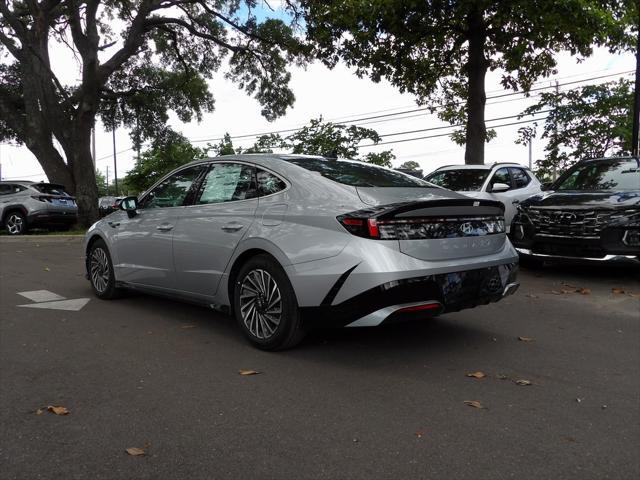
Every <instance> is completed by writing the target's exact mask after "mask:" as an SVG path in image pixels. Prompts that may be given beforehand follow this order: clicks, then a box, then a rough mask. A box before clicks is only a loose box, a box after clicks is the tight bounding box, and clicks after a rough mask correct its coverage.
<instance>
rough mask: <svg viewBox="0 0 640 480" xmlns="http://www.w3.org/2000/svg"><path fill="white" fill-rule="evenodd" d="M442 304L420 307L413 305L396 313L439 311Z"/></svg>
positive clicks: (427, 304)
mask: <svg viewBox="0 0 640 480" xmlns="http://www.w3.org/2000/svg"><path fill="white" fill-rule="evenodd" d="M441 307H442V304H441V303H440V302H430V303H424V304H422V305H413V306H411V307H404V308H401V309H400V310H398V312H421V311H424V310H440V308H441Z"/></svg>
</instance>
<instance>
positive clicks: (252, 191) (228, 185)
mask: <svg viewBox="0 0 640 480" xmlns="http://www.w3.org/2000/svg"><path fill="white" fill-rule="evenodd" d="M255 196H256V188H255V182H254V179H253V167H250V166H249V165H244V164H241V163H214V164H213V165H212V166H211V170H209V173H207V175H206V176H205V178H204V180H203V182H202V186H201V187H200V196H199V198H198V200H197V202H196V203H197V204H198V205H203V204H209V203H222V202H234V201H237V200H247V199H250V198H255Z"/></svg>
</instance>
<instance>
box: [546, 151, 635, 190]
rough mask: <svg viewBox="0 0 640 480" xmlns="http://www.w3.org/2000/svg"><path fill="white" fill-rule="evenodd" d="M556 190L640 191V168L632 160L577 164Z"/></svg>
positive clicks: (561, 179)
mask: <svg viewBox="0 0 640 480" xmlns="http://www.w3.org/2000/svg"><path fill="white" fill-rule="evenodd" d="M555 190H578V191H602V190H605V191H606V190H640V168H638V162H637V161H636V160H632V159H620V160H603V161H598V162H588V163H584V164H577V165H575V166H573V167H572V168H570V169H569V170H568V171H567V173H566V174H565V175H563V176H562V177H561V178H560V179H559V180H558V182H557V183H556V185H555Z"/></svg>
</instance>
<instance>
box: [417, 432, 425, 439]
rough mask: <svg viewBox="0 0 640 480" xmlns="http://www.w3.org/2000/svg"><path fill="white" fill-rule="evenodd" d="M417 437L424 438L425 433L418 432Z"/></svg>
mask: <svg viewBox="0 0 640 480" xmlns="http://www.w3.org/2000/svg"><path fill="white" fill-rule="evenodd" d="M415 435H416V437H418V438H422V436H423V435H424V432H416V434H415Z"/></svg>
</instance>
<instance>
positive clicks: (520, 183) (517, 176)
mask: <svg viewBox="0 0 640 480" xmlns="http://www.w3.org/2000/svg"><path fill="white" fill-rule="evenodd" d="M509 170H510V171H511V177H512V178H513V181H514V183H515V184H516V186H515V188H523V187H526V186H527V185H529V182H530V181H531V178H529V175H527V172H525V171H524V170H523V169H522V168H510V169H509Z"/></svg>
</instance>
